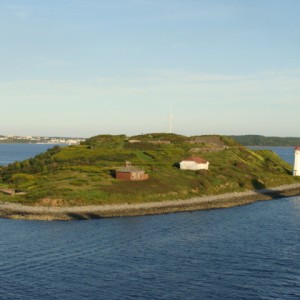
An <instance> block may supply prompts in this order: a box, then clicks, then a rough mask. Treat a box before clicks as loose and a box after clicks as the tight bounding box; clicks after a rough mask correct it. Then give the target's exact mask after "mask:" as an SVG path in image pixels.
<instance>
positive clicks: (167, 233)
mask: <svg viewBox="0 0 300 300" xmlns="http://www.w3.org/2000/svg"><path fill="white" fill-rule="evenodd" d="M0 153H1V145H0ZM0 157H1V155H0ZM0 291H1V292H0V299H300V197H291V198H286V199H279V200H274V201H266V202H257V203H254V204H251V205H247V206H242V207H235V208H230V209H218V210H209V211H198V212H190V213H177V214H169V215H158V216H144V217H129V218H115V219H98V220H89V221H72V222H40V221H16V220H4V219H2V220H1V219H0Z"/></svg>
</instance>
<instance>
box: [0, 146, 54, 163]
mask: <svg viewBox="0 0 300 300" xmlns="http://www.w3.org/2000/svg"><path fill="white" fill-rule="evenodd" d="M54 146H55V145H52V144H0V166H6V165H8V164H10V163H12V162H14V161H22V160H25V159H28V158H31V157H34V156H35V155H37V154H39V153H42V152H45V151H46V150H47V149H49V148H52V147H54Z"/></svg>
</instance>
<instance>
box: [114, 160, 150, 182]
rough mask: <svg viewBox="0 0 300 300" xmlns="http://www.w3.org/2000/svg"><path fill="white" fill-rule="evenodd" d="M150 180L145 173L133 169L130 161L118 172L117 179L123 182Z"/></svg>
mask: <svg viewBox="0 0 300 300" xmlns="http://www.w3.org/2000/svg"><path fill="white" fill-rule="evenodd" d="M148 178H149V176H148V174H145V171H144V170H142V169H139V168H136V167H133V166H132V165H131V163H130V162H129V161H127V162H126V165H125V166H124V167H122V168H119V169H117V170H116V179H121V180H147V179H148Z"/></svg>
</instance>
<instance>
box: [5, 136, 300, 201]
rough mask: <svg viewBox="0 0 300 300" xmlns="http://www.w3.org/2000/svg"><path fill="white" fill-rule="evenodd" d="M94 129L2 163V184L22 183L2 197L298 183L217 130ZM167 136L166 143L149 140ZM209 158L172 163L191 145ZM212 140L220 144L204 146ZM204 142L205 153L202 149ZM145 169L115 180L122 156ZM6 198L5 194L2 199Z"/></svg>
mask: <svg viewBox="0 0 300 300" xmlns="http://www.w3.org/2000/svg"><path fill="white" fill-rule="evenodd" d="M133 138H134V139H140V140H141V141H142V142H141V143H137V144H130V143H128V141H127V140H128V138H127V137H125V136H122V135H121V136H109V135H104V136H101V135H100V136H96V137H93V138H91V139H89V140H87V141H86V142H85V143H84V144H82V145H79V146H71V147H54V148H52V149H50V150H48V151H47V152H45V153H44V154H40V155H38V156H36V157H35V158H33V159H30V160H26V161H24V162H17V163H14V164H11V165H9V166H7V167H2V168H1V169H0V175H1V180H0V186H1V185H2V186H5V187H12V188H19V189H22V190H24V191H26V192H27V196H24V197H23V196H22V197H17V198H16V197H7V196H2V195H0V200H2V199H5V201H12V202H22V203H28V204H33V203H40V201H41V199H44V198H47V199H48V198H50V199H61V203H63V204H64V205H87V204H109V203H136V202H147V201H161V200H172V199H179V198H181V199H183V198H189V197H193V196H201V195H212V194H220V193H228V192H234V191H242V190H246V189H257V188H268V187H271V186H276V185H281V184H287V183H294V182H299V179H298V178H295V177H293V176H291V171H292V167H291V166H290V165H289V164H288V163H286V162H284V161H283V160H282V159H280V157H278V156H277V155H276V154H275V153H273V152H271V151H269V150H259V151H252V150H249V149H247V148H245V147H242V146H240V145H239V144H237V143H236V142H235V141H234V140H232V139H230V138H228V137H222V136H203V137H191V138H188V137H184V136H178V135H174V134H171V135H170V134H150V135H143V136H136V137H133ZM152 140H168V141H170V142H171V143H170V144H160V145H156V144H151V143H149V141H152ZM195 147H197V148H199V153H197V155H198V156H201V157H203V158H205V159H207V160H208V161H209V162H210V168H209V171H196V172H195V171H183V170H180V169H178V167H176V164H177V163H178V162H180V161H181V160H182V159H183V158H185V157H188V156H191V153H190V149H191V148H195ZM208 147H209V148H211V149H213V148H214V147H218V148H220V147H221V148H222V147H224V150H222V151H219V152H215V151H212V152H207V149H208ZM201 149H203V152H201ZM127 160H129V161H131V162H132V164H133V165H135V166H137V167H141V168H144V169H145V171H146V172H147V173H148V174H149V175H150V179H149V180H147V181H142V182H128V181H120V180H116V179H115V178H114V177H113V174H114V170H115V169H116V168H118V167H120V166H122V165H124V163H125V161H127ZM2 201H3V200H2Z"/></svg>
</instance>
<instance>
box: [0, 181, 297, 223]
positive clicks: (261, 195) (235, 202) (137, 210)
mask: <svg viewBox="0 0 300 300" xmlns="http://www.w3.org/2000/svg"><path fill="white" fill-rule="evenodd" d="M296 195H300V183H299V184H290V185H282V186H278V187H275V188H270V189H264V190H256V191H245V192H238V193H228V194H221V195H214V196H204V197H195V198H191V199H186V200H172V201H161V202H149V203H139V204H118V205H87V206H72V207H53V206H27V205H21V204H16V203H7V202H0V217H1V218H10V219H27V220H49V221H50V220H83V219H95V218H107V217H121V216H141V215H153V214H166V213H174V212H183V211H194V210H205V209H215V208H227V207H233V206H239V205H245V204H249V203H252V202H256V201H262V200H272V199H278V198H283V197H290V196H296Z"/></svg>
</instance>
